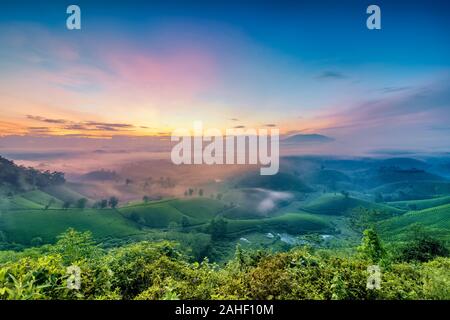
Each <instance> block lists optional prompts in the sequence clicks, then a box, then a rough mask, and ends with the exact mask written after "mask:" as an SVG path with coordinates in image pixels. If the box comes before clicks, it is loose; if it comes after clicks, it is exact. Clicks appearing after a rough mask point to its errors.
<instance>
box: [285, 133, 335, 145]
mask: <svg viewBox="0 0 450 320" xmlns="http://www.w3.org/2000/svg"><path fill="white" fill-rule="evenodd" d="M331 141H334V139H333V138H330V137H327V136H324V135H321V134H317V133H313V134H301V133H299V134H295V135H292V136H289V137H287V138H284V139H282V140H281V143H283V144H312V143H325V142H331Z"/></svg>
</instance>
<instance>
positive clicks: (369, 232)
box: [358, 229, 386, 262]
mask: <svg viewBox="0 0 450 320" xmlns="http://www.w3.org/2000/svg"><path fill="white" fill-rule="evenodd" d="M358 251H359V252H360V253H361V254H362V255H363V256H364V257H365V258H367V259H369V260H370V261H373V262H378V261H380V260H381V259H382V258H383V257H384V256H385V253H386V252H385V250H384V248H383V246H382V244H381V240H380V238H379V237H378V234H377V233H376V232H375V230H374V229H366V230H364V232H363V238H362V241H361V246H359V247H358Z"/></svg>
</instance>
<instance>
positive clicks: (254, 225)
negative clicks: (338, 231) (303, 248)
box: [227, 213, 333, 235]
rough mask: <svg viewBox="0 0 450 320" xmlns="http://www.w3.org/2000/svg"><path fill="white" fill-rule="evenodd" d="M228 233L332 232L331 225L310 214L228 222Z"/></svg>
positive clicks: (291, 214) (293, 214) (287, 214)
mask: <svg viewBox="0 0 450 320" xmlns="http://www.w3.org/2000/svg"><path fill="white" fill-rule="evenodd" d="M227 221H228V224H227V233H228V234H233V235H235V234H240V233H248V232H255V231H257V232H269V231H278V232H288V233H291V234H299V233H308V232H332V231H333V228H332V226H331V225H330V223H329V222H328V221H327V220H325V219H324V218H322V217H318V216H316V215H312V214H308V213H286V214H283V215H281V216H278V217H273V218H266V219H246V220H227Z"/></svg>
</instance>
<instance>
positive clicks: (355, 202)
mask: <svg viewBox="0 0 450 320" xmlns="http://www.w3.org/2000/svg"><path fill="white" fill-rule="evenodd" d="M358 207H363V208H366V209H376V210H380V211H384V212H388V213H396V214H400V213H402V212H403V211H402V210H400V209H397V208H394V207H390V206H387V205H383V204H378V203H372V202H369V201H365V200H361V199H356V198H352V197H345V196H344V195H342V194H334V193H328V194H325V195H322V196H320V197H319V198H317V199H315V200H313V201H311V202H310V203H309V204H308V205H307V206H305V207H302V208H300V209H301V210H303V211H306V212H309V213H315V214H324V215H344V214H346V213H348V212H350V210H352V209H354V208H358Z"/></svg>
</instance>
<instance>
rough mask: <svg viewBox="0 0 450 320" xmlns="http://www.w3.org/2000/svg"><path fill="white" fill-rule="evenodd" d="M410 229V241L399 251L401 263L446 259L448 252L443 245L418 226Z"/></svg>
mask: <svg viewBox="0 0 450 320" xmlns="http://www.w3.org/2000/svg"><path fill="white" fill-rule="evenodd" d="M410 228H411V231H410V233H411V236H410V238H411V240H410V241H409V242H408V243H407V244H406V245H405V246H403V247H401V248H400V250H399V259H400V260H401V261H408V262H410V261H419V262H426V261H430V260H432V259H434V258H436V257H447V256H448V255H449V250H448V249H447V247H446V246H445V244H444V243H442V242H441V241H439V240H438V239H436V238H434V237H433V236H431V235H430V234H428V233H427V232H426V231H425V229H424V228H423V227H421V226H420V225H413V226H411V227H410Z"/></svg>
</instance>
